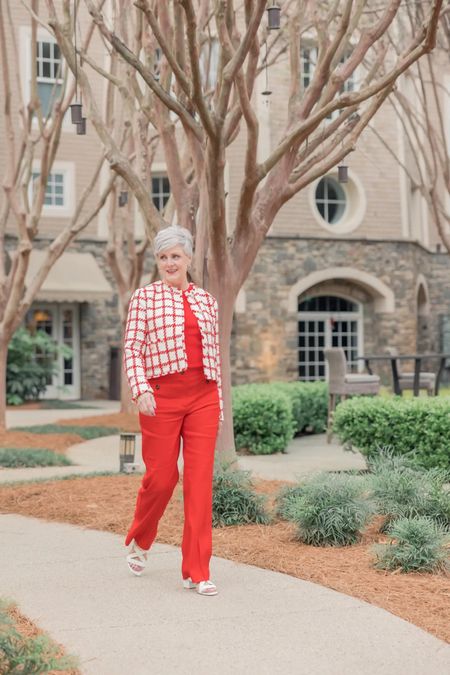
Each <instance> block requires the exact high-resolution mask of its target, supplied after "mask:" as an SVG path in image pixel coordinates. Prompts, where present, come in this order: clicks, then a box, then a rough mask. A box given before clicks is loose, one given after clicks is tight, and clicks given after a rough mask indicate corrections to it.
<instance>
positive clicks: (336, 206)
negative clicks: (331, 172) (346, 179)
mask: <svg viewBox="0 0 450 675" xmlns="http://www.w3.org/2000/svg"><path fill="white" fill-rule="evenodd" d="M315 202H316V207H317V209H318V211H319V213H320V215H321V216H322V218H323V219H324V220H325V221H326V222H327V223H329V224H330V225H334V224H335V223H338V222H339V221H340V220H341V219H342V217H343V216H344V213H345V210H346V206H347V197H346V195H345V192H344V188H343V187H342V185H341V184H340V183H339V182H338V181H337V180H335V179H334V178H332V177H331V176H325V177H324V178H322V179H321V180H320V181H319V183H318V184H317V187H316V193H315Z"/></svg>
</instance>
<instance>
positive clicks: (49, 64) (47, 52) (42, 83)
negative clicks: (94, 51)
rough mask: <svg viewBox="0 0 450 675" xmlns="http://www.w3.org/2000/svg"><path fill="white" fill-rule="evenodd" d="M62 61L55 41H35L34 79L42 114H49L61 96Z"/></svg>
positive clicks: (46, 115) (45, 115)
mask: <svg viewBox="0 0 450 675" xmlns="http://www.w3.org/2000/svg"><path fill="white" fill-rule="evenodd" d="M62 68H63V62H62V58H61V52H60V49H59V46H58V45H57V44H56V42H52V41H44V40H38V41H37V42H36V81H37V91H38V96H39V100H40V102H41V108H42V115H43V116H44V117H48V116H49V115H50V114H51V111H52V108H53V106H54V104H55V101H57V100H58V98H59V97H60V96H61V90H62V82H63V80H62Z"/></svg>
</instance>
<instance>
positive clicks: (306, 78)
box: [300, 47, 317, 92]
mask: <svg viewBox="0 0 450 675" xmlns="http://www.w3.org/2000/svg"><path fill="white" fill-rule="evenodd" d="M300 58H301V75H300V77H301V81H302V91H303V92H304V91H306V89H307V88H308V87H309V85H310V84H311V81H312V78H313V75H314V69H315V67H316V64H317V49H316V47H306V48H303V49H301V50H300Z"/></svg>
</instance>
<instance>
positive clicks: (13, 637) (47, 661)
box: [0, 601, 77, 675]
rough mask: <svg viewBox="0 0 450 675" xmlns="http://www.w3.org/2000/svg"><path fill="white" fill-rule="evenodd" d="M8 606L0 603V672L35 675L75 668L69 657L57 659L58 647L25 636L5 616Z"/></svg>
mask: <svg viewBox="0 0 450 675" xmlns="http://www.w3.org/2000/svg"><path fill="white" fill-rule="evenodd" d="M11 606H12V604H7V603H6V602H4V601H2V602H1V603H0V673H11V675H13V674H15V673H17V675H19V673H20V674H22V675H34V674H36V675H39V674H40V673H48V672H49V671H51V670H55V671H62V670H69V669H71V668H76V667H77V662H76V660H75V659H74V657H71V656H58V650H59V647H58V646H57V645H56V644H55V643H53V642H52V641H51V640H50V639H49V638H48V636H46V635H38V636H37V637H26V636H24V635H22V634H21V633H19V632H18V631H17V629H16V628H15V626H14V624H13V622H12V619H11V618H10V616H9V614H8V608H9V607H11Z"/></svg>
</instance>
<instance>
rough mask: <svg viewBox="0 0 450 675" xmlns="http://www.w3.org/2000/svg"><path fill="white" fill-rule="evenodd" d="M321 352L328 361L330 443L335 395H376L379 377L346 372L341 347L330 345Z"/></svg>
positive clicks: (342, 396) (328, 434)
mask: <svg viewBox="0 0 450 675" xmlns="http://www.w3.org/2000/svg"><path fill="white" fill-rule="evenodd" d="M323 353H324V356H325V359H326V361H327V363H328V422H327V443H330V442H331V437H332V435H333V431H332V428H333V415H334V410H335V408H336V399H337V397H338V396H340V397H341V399H342V400H345V399H346V398H347V396H358V395H361V394H366V395H376V394H378V392H379V390H380V378H379V377H378V375H366V374H365V373H347V359H346V358H345V352H344V350H343V349H342V347H330V348H328V349H324V350H323Z"/></svg>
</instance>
